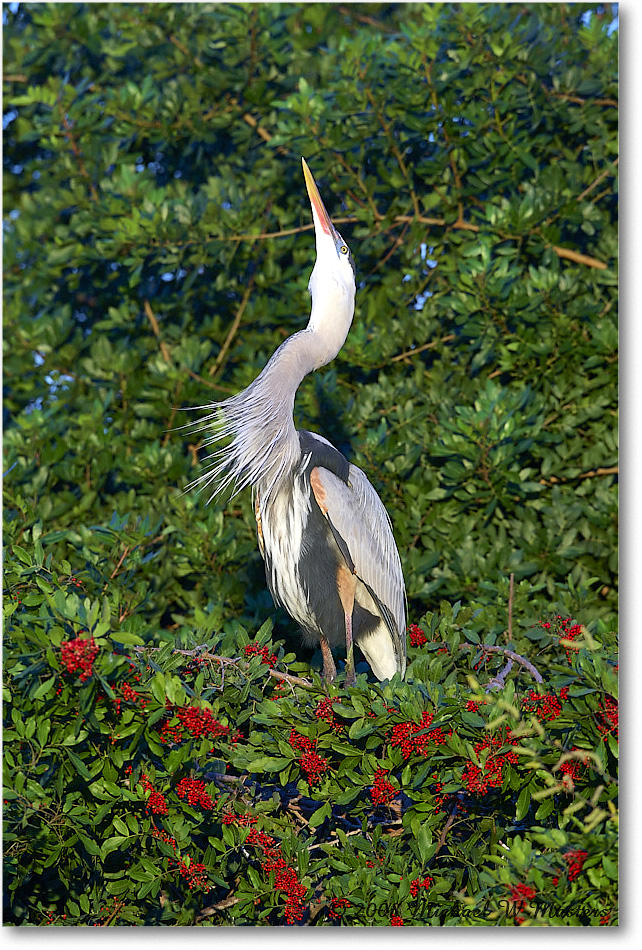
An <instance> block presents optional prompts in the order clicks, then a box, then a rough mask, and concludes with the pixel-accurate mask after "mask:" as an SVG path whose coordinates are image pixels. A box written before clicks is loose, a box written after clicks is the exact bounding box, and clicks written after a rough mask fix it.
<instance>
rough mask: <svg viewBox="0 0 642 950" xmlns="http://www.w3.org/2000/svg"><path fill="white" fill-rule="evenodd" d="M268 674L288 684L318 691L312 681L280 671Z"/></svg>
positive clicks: (271, 671) (270, 671)
mask: <svg viewBox="0 0 642 950" xmlns="http://www.w3.org/2000/svg"><path fill="white" fill-rule="evenodd" d="M268 673H269V674H270V676H273V677H274V678H275V679H277V680H285V682H286V683H291V684H294V685H295V686H306V687H307V688H308V689H316V686H315V685H314V683H311V682H310V680H306V679H303V678H302V677H301V676H293V675H292V674H291V673H280V672H279V671H278V670H268Z"/></svg>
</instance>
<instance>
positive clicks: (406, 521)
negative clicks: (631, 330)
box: [3, 3, 618, 926]
mask: <svg viewBox="0 0 642 950" xmlns="http://www.w3.org/2000/svg"><path fill="white" fill-rule="evenodd" d="M615 16H616V13H615V12H614V8H612V7H611V6H608V5H607V6H604V5H603V4H590V3H589V4H583V3H578V4H565V3H541V4H519V5H516V4H484V3H479V4H432V3H423V4H419V3H398V4H380V3H372V4H369V5H368V6H367V9H366V7H365V6H364V5H362V4H337V3H334V4H317V3H307V4H303V3H286V4H272V3H262V4H255V3H237V4H234V3H231V4H227V3H221V4H175V3H156V4H151V3H136V4H105V3H102V4H88V3H87V4H83V3H81V4H77V3H38V4H31V3H19V4H13V3H10V4H5V5H4V7H3V93H4V95H3V105H4V138H3V159H4V204H3V237H4V248H3V290H4V299H3V330H4V333H3V345H4V351H3V382H4V427H3V448H4V453H5V471H4V480H3V487H4V508H3V513H4V532H3V541H4V604H3V607H4V623H5V626H4V633H5V661H4V679H3V689H4V730H5V732H4V759H5V761H4V767H5V777H4V809H5V833H4V877H3V880H4V888H5V923H7V924H10V925H12V926H26V925H28V926H46V925H49V924H55V925H61V924H65V925H67V926H85V925H86V926H128V925H132V924H133V925H160V926H175V925H191V926H221V925H255V924H257V925H267V924H270V925H289V926H309V925H314V926H337V925H385V926H401V925H403V926H411V925H434V926H440V925H450V924H461V925H463V926H503V925H511V926H512V925H517V924H519V925H523V926H541V925H549V924H560V925H563V926H570V925H574V924H586V925H596V926H599V925H608V926H610V925H613V924H615V923H616V922H617V901H616V877H617V857H616V854H617V798H616V775H617V761H616V760H617V752H618V743H617V663H618V659H617V645H616V638H615V634H614V631H615V630H616V629H617V607H618V552H617V543H616V534H617V516H618V508H617V480H618V455H617V452H618V446H617V410H618V388H617V383H618V380H617V366H618V320H617V312H618V308H617V290H618V274H617V265H618V220H617V218H618V190H617V189H618V108H617V102H618V55H617V53H618V31H617V20H616V19H614V17H615ZM301 156H304V157H305V158H306V160H307V161H308V163H309V165H310V168H311V169H312V172H313V174H314V176H315V179H316V180H317V182H318V184H319V188H320V191H321V194H322V195H323V200H324V203H325V204H326V207H327V208H328V211H329V213H330V214H331V215H332V216H333V218H334V219H335V220H336V223H337V225H338V226H339V228H340V230H341V233H342V234H343V236H344V237H345V239H346V241H347V243H348V244H349V245H350V248H351V250H352V253H353V256H354V259H355V262H356V270H357V282H358V288H357V298H356V310H355V318H354V321H353V325H352V327H351V330H350V333H349V334H348V337H347V339H346V341H345V344H344V346H343V348H342V350H341V353H340V354H339V356H338V357H337V359H335V360H334V361H333V362H332V363H331V364H330V365H328V366H327V367H324V368H322V369H321V370H319V371H317V372H315V373H312V374H310V376H309V377H307V378H306V380H304V382H303V383H302V385H301V386H300V387H299V392H298V394H297V400H296V405H295V423H296V425H297V427H298V428H305V429H309V430H312V431H315V432H318V433H320V434H322V435H323V436H325V437H326V438H328V439H330V440H331V441H332V443H333V444H334V445H336V446H337V448H338V449H340V450H341V451H342V452H343V453H344V454H345V455H346V457H348V458H349V460H350V461H351V462H354V463H356V464H357V465H359V466H360V467H361V468H362V469H363V470H364V471H365V472H366V473H367V475H368V477H369V478H370V479H371V481H372V483H373V485H374V487H375V489H376V490H377V492H378V493H379V495H380V497H381V498H382V501H383V503H384V504H385V506H386V509H387V511H388V513H389V515H390V518H391V522H392V524H393V529H394V533H395V538H396V541H397V544H398V547H399V551H400V555H401V560H402V565H403V571H404V578H405V582H406V589H407V595H408V617H409V624H410V627H409V632H408V639H409V666H408V674H407V677H406V679H405V681H404V682H400V681H398V680H394V681H393V682H391V683H388V684H384V685H381V684H378V683H376V682H374V681H373V678H372V676H371V675H370V674H369V672H368V669H367V667H366V666H365V665H364V664H362V665H361V667H360V668H359V677H358V682H357V685H356V687H355V688H353V689H349V690H348V689H345V688H344V685H343V679H342V676H341V675H340V676H339V678H338V680H337V682H336V684H335V685H334V686H332V687H330V688H328V689H327V690H326V689H325V688H324V685H323V683H322V682H321V679H320V676H319V670H320V658H319V656H317V655H313V654H312V653H311V651H309V650H305V649H304V648H303V647H302V646H301V642H300V638H299V636H298V633H297V631H296V629H295V626H294V624H293V623H292V622H291V621H290V620H289V618H287V617H286V615H285V613H284V612H283V611H282V610H275V608H274V605H273V603H272V601H271V598H270V595H269V593H268V590H267V586H266V582H265V572H264V564H263V562H262V559H261V556H260V554H259V552H258V550H257V543H256V524H255V519H254V512H253V507H252V501H251V498H250V492H242V493H240V494H239V495H238V496H237V497H235V498H233V499H231V500H230V499H221V500H220V502H216V503H215V504H210V505H207V504H206V501H207V498H206V497H205V496H201V497H197V496H196V495H195V494H194V493H193V492H190V491H188V486H189V485H190V483H191V482H192V481H193V480H194V479H195V478H196V477H197V476H198V475H199V474H201V473H202V471H203V464H204V456H206V455H207V452H208V446H207V442H206V440H207V435H208V433H207V432H206V431H204V430H201V429H198V428H196V427H183V424H184V423H188V422H194V421H195V420H197V419H198V418H199V417H200V416H201V414H202V413H203V412H204V411H205V410H203V409H201V410H192V411H187V410H190V407H194V406H201V407H202V406H203V405H204V404H205V403H208V402H213V401H216V400H221V399H224V398H226V397H228V396H230V395H231V394H233V393H236V392H239V391H240V390H241V389H243V388H244V387H246V386H248V385H249V384H250V383H251V381H252V380H253V379H254V378H256V376H257V375H258V373H259V372H260V371H261V369H262V368H263V367H264V365H265V363H266V362H267V360H268V359H269V357H270V355H271V354H272V353H273V352H274V350H275V349H276V347H277V346H278V345H279V344H280V343H281V342H282V341H283V340H284V339H285V338H286V337H287V336H288V335H290V334H292V333H294V332H296V331H298V330H300V329H301V328H302V327H304V326H305V325H306V322H307V320H308V315H309V305H310V302H309V296H308V293H307V284H308V279H309V274H310V272H311V269H312V266H313V261H314V235H313V230H312V223H311V214H310V205H309V201H308V198H307V195H306V192H305V185H304V181H303V178H302V175H301ZM511 578H512V580H511ZM511 585H512V586H511ZM337 659H338V663H339V666H340V667H341V664H342V658H341V657H338V658H337Z"/></svg>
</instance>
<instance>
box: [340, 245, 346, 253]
mask: <svg viewBox="0 0 642 950" xmlns="http://www.w3.org/2000/svg"><path fill="white" fill-rule="evenodd" d="M339 250H340V251H341V253H342V254H347V253H348V248H347V247H346V246H345V244H342V245H341V247H340V248H339Z"/></svg>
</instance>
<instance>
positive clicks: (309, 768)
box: [290, 729, 329, 785]
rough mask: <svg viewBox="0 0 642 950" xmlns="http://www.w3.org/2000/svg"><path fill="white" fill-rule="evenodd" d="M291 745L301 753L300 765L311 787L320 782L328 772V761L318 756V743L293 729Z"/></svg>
mask: <svg viewBox="0 0 642 950" xmlns="http://www.w3.org/2000/svg"><path fill="white" fill-rule="evenodd" d="M290 745H291V746H292V748H293V749H296V750H297V751H298V752H301V755H300V757H299V765H300V766H301V768H302V769H303V771H304V772H305V774H306V777H307V780H308V782H309V784H310V785H313V784H314V783H315V782H318V781H319V780H320V778H321V776H322V775H323V773H324V772H327V771H328V768H329V765H328V760H327V759H324V758H323V757H322V756H320V755H318V754H317V751H316V743H315V742H314V741H313V740H312V739H308V737H307V736H302V735H301V734H300V733H298V732H297V731H296V729H292V730H291V732H290Z"/></svg>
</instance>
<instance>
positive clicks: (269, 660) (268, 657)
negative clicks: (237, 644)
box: [245, 643, 277, 669]
mask: <svg viewBox="0 0 642 950" xmlns="http://www.w3.org/2000/svg"><path fill="white" fill-rule="evenodd" d="M253 656H260V657H262V659H261V663H262V664H264V665H265V666H269V667H270V669H271V668H272V667H273V666H276V661H277V656H276V654H275V653H270V651H269V650H268V648H267V647H261V646H259V645H258V643H248V645H247V646H246V647H245V657H246V659H250V657H253Z"/></svg>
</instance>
